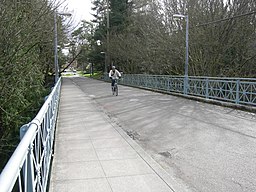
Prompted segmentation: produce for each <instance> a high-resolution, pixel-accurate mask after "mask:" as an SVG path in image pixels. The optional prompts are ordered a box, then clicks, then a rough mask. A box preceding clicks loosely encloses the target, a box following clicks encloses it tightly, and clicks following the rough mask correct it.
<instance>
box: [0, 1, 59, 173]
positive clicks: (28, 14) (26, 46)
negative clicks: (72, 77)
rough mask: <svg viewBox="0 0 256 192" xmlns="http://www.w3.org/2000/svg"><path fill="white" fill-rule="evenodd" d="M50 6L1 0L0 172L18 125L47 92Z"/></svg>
mask: <svg viewBox="0 0 256 192" xmlns="http://www.w3.org/2000/svg"><path fill="white" fill-rule="evenodd" d="M52 6H53V5H49V3H48V2H47V1H44V0H33V1H28V0H21V1H4V0H0V9H1V12H0V25H1V26H2V27H1V29H0V32H1V35H0V44H1V46H0V57H1V60H0V89H1V91H0V169H1V167H2V166H3V165H4V163H5V162H6V160H7V159H8V158H9V156H10V154H11V153H12V152H13V150H14V148H15V147H16V145H17V142H19V128H20V126H21V125H23V124H25V123H28V122H29V121H30V120H31V119H32V118H33V117H34V116H35V114H36V113H37V112H38V109H39V108H40V106H41V105H42V103H43V102H44V96H45V95H47V94H48V92H49V89H46V88H45V84H46V83H48V81H47V77H48V73H49V72H53V69H54V68H53V66H54V65H53V38H54V34H53V7H52ZM60 36H61V35H60ZM51 84H52V83H51Z"/></svg>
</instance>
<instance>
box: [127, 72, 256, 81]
mask: <svg viewBox="0 0 256 192" xmlns="http://www.w3.org/2000/svg"><path fill="white" fill-rule="evenodd" d="M125 75H138V76H152V77H171V78H184V75H151V74H146V73H145V74H143V73H139V74H124V76H125ZM188 77H189V78H190V79H192V78H193V79H220V80H245V81H256V78H246V77H208V76H188Z"/></svg>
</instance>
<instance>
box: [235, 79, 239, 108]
mask: <svg viewBox="0 0 256 192" xmlns="http://www.w3.org/2000/svg"><path fill="white" fill-rule="evenodd" d="M239 87H240V80H239V79H238V80H236V104H239V102H240V98H239V90H240V89H239Z"/></svg>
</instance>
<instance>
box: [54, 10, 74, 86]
mask: <svg viewBox="0 0 256 192" xmlns="http://www.w3.org/2000/svg"><path fill="white" fill-rule="evenodd" d="M57 15H62V16H68V17H70V16H71V15H72V14H71V13H58V12H56V11H55V12H54V67H55V84H56V83H57V82H58V79H59V63H58V32H57Z"/></svg>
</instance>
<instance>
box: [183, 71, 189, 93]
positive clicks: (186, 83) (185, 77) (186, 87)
mask: <svg viewBox="0 0 256 192" xmlns="http://www.w3.org/2000/svg"><path fill="white" fill-rule="evenodd" d="M183 84H184V95H187V94H188V76H186V75H185V76H184V83H183Z"/></svg>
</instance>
